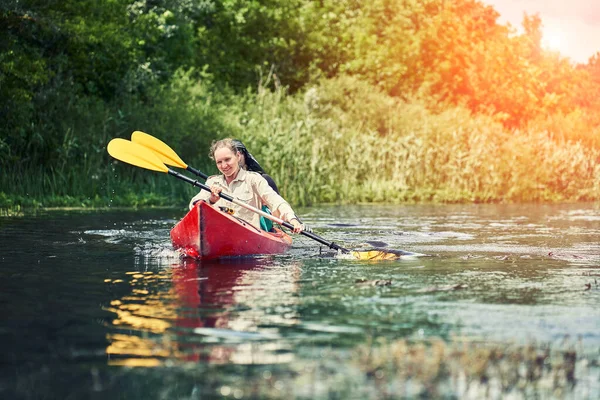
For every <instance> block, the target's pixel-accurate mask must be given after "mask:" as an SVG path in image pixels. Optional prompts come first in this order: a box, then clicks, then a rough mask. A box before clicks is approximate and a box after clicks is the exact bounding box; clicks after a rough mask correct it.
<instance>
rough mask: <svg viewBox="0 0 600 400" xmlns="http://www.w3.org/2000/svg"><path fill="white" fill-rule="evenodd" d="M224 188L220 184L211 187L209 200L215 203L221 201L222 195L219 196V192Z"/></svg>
mask: <svg viewBox="0 0 600 400" xmlns="http://www.w3.org/2000/svg"><path fill="white" fill-rule="evenodd" d="M222 190H223V189H221V188H220V187H218V186H211V187H210V197H209V198H208V201H209V203H210V204H215V203H216V202H217V201H219V199H220V197H219V193H221V191H222Z"/></svg>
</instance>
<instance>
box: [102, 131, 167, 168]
mask: <svg viewBox="0 0 600 400" xmlns="http://www.w3.org/2000/svg"><path fill="white" fill-rule="evenodd" d="M106 150H107V151H108V154H110V155H111V156H113V157H114V158H116V159H117V160H119V161H123V162H125V163H128V164H131V165H135V166H136V167H141V168H146V169H150V170H152V171H158V172H169V168H167V166H166V165H165V164H163V162H162V161H161V160H160V158H158V156H157V155H156V154H154V152H152V150H149V149H147V148H146V147H144V146H142V145H139V144H137V143H133V142H130V141H129V140H125V139H113V140H111V141H110V142H109V143H108V146H106Z"/></svg>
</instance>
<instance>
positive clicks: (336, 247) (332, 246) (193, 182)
mask: <svg viewBox="0 0 600 400" xmlns="http://www.w3.org/2000/svg"><path fill="white" fill-rule="evenodd" d="M188 169H189V167H188ZM198 172H199V171H198ZM169 175H173V176H174V177H176V178H178V179H181V180H182V181H185V182H187V183H189V184H190V185H193V186H196V187H199V188H200V189H202V190H206V191H208V192H210V187H209V186H207V185H205V184H204V183H201V182H198V181H197V180H194V179H192V178H190V177H188V176H185V175H182V174H180V173H179V172H176V171H173V170H172V169H169ZM203 175H204V174H203ZM219 197H221V198H222V199H224V200H227V201H230V202H232V203H235V201H234V198H233V197H231V196H230V195H228V194H225V193H219ZM281 225H283V226H285V227H286V228H288V229H290V230H292V231H293V230H294V225H292V224H290V223H289V222H285V221H284V222H283V223H282V224H281ZM300 233H301V234H302V235H304V236H306V237H309V238H311V239H313V240H316V241H317V242H319V243H321V244H324V245H325V246H327V247H329V248H330V249H333V250H339V251H341V252H342V253H350V250H348V249H345V248H343V247H341V246H339V245H337V244H336V243H335V242H328V241H327V240H325V239H323V238H322V237H321V236H319V235H315V234H314V233H312V232H306V231H301V232H300Z"/></svg>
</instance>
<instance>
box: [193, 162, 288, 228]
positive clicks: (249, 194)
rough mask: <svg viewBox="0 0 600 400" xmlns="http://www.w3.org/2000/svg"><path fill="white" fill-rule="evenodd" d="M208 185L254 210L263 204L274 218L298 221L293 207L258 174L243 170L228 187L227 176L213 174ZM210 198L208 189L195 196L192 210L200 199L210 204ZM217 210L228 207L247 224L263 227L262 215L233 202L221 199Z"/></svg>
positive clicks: (207, 182)
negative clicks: (295, 219) (216, 187)
mask: <svg viewBox="0 0 600 400" xmlns="http://www.w3.org/2000/svg"><path fill="white" fill-rule="evenodd" d="M206 185H207V186H213V185H216V186H219V187H220V188H221V189H223V193H224V194H228V195H230V196H232V197H234V198H236V199H238V200H241V201H243V202H244V203H246V204H248V205H251V206H252V207H255V208H258V209H259V210H260V209H261V207H262V205H263V204H265V205H267V206H268V207H269V209H270V210H271V212H272V213H273V215H274V216H276V217H279V218H281V219H283V220H284V221H287V222H290V220H292V219H293V218H296V215H295V214H294V210H292V207H290V205H289V204H288V203H287V201H285V200H284V199H283V197H281V196H280V195H278V194H277V193H276V192H275V191H274V190H273V189H272V188H271V187H270V186H269V184H268V183H267V181H266V180H265V178H263V177H262V176H261V175H260V174H258V173H256V172H250V171H246V170H245V169H243V168H242V169H240V172H239V173H238V175H237V177H236V178H235V179H234V180H233V181H232V182H231V184H229V185H228V184H227V181H226V180H225V176H223V175H213V176H211V177H209V178H208V179H207V180H206ZM209 198H210V192H209V191H207V190H201V191H200V193H198V194H197V195H196V196H194V197H193V198H192V200H191V201H190V205H189V207H190V210H191V209H192V207H194V203H195V202H197V201H199V200H205V201H208V199H209ZM215 206H218V207H229V208H232V209H233V210H234V214H233V215H234V216H236V217H238V218H241V219H243V220H245V221H248V222H250V223H251V224H252V225H254V226H256V227H257V228H260V216H259V215H258V214H257V213H255V212H253V211H250V210H247V209H245V208H243V207H241V206H238V205H237V204H234V203H232V202H230V201H227V200H223V199H219V201H217V202H216V203H215Z"/></svg>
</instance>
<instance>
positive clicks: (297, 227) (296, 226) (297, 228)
mask: <svg viewBox="0 0 600 400" xmlns="http://www.w3.org/2000/svg"><path fill="white" fill-rule="evenodd" d="M290 224H292V225H293V226H294V230H293V231H292V232H294V233H300V232H302V231H303V230H304V225H302V224H301V223H300V221H298V220H297V219H296V218H292V220H291V221H290Z"/></svg>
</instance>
